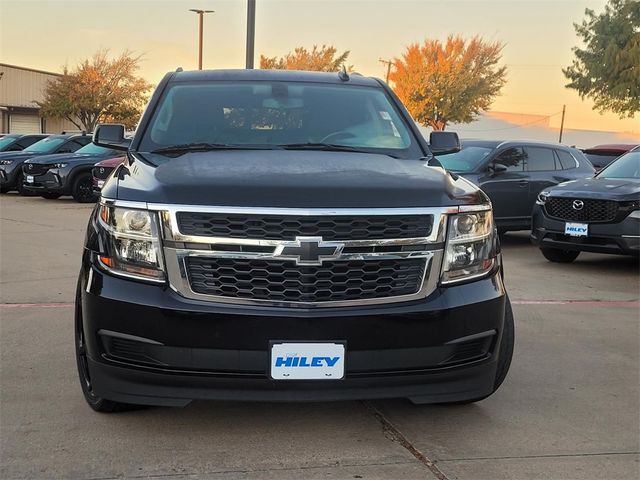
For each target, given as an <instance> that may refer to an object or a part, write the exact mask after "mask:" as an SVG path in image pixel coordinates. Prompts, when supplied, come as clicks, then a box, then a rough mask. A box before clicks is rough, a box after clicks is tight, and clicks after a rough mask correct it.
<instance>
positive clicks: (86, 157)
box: [25, 153, 108, 165]
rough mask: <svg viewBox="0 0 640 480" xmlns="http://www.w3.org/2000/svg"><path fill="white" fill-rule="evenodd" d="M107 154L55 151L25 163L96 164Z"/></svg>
mask: <svg viewBox="0 0 640 480" xmlns="http://www.w3.org/2000/svg"><path fill="white" fill-rule="evenodd" d="M107 156H108V155H104V154H101V155H96V154H93V153H54V154H51V155H41V156H39V157H38V158H34V159H32V160H28V161H27V162H25V163H35V164H39V165H46V164H48V163H59V162H68V163H78V164H80V163H87V164H95V163H96V162H99V161H100V160H102V159H103V158H105V157H107Z"/></svg>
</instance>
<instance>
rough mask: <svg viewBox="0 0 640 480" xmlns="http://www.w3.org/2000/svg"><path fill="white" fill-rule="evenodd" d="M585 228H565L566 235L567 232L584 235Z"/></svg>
mask: <svg viewBox="0 0 640 480" xmlns="http://www.w3.org/2000/svg"><path fill="white" fill-rule="evenodd" d="M586 231H587V228H586V227H574V226H570V227H569V226H568V227H567V233H569V232H574V233H586Z"/></svg>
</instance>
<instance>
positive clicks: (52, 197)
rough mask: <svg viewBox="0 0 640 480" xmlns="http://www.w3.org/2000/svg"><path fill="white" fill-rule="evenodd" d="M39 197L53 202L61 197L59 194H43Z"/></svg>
mask: <svg viewBox="0 0 640 480" xmlns="http://www.w3.org/2000/svg"><path fill="white" fill-rule="evenodd" d="M40 196H41V197H42V198H46V199H47V200H55V199H56V198H60V197H61V196H62V195H61V194H60V193H43V194H41V195H40Z"/></svg>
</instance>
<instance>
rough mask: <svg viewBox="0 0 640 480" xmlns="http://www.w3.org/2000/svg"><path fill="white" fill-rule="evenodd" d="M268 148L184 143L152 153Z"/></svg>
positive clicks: (262, 148) (227, 144)
mask: <svg viewBox="0 0 640 480" xmlns="http://www.w3.org/2000/svg"><path fill="white" fill-rule="evenodd" d="M265 148H268V147H261V146H255V145H238V144H233V143H183V144H180V145H169V146H168V147H161V148H157V149H156V150H153V151H152V152H151V153H179V154H180V153H187V152H208V151H211V150H264V149H265Z"/></svg>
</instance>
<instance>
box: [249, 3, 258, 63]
mask: <svg viewBox="0 0 640 480" xmlns="http://www.w3.org/2000/svg"><path fill="white" fill-rule="evenodd" d="M255 43H256V0H247V69H249V70H250V69H252V68H253V59H254V56H255V54H254V47H255Z"/></svg>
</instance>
